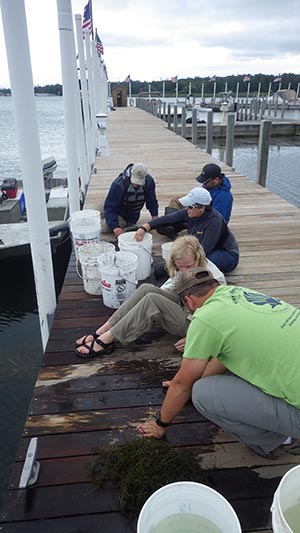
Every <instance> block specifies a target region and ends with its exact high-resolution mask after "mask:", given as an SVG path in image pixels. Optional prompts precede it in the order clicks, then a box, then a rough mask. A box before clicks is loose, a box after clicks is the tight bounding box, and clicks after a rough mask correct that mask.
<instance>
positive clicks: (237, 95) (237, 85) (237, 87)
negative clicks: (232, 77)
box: [235, 81, 240, 101]
mask: <svg viewBox="0 0 300 533" xmlns="http://www.w3.org/2000/svg"><path fill="white" fill-rule="evenodd" d="M239 88H240V82H239V81H238V82H237V84H236V91H235V98H236V101H238V98H239Z"/></svg>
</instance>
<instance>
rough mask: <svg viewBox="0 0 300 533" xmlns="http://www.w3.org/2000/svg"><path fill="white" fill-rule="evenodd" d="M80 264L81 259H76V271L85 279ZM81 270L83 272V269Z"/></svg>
mask: <svg viewBox="0 0 300 533" xmlns="http://www.w3.org/2000/svg"><path fill="white" fill-rule="evenodd" d="M79 265H80V261H79V259H78V258H77V259H76V273H77V275H78V276H79V277H80V278H81V279H83V275H82V273H80V272H79ZM81 272H82V270H81Z"/></svg>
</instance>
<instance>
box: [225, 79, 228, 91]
mask: <svg viewBox="0 0 300 533" xmlns="http://www.w3.org/2000/svg"><path fill="white" fill-rule="evenodd" d="M227 89H228V82H227V81H225V93H227Z"/></svg>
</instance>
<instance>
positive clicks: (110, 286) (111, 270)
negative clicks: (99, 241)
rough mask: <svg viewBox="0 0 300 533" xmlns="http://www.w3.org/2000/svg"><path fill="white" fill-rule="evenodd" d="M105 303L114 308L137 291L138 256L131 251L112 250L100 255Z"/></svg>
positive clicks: (99, 262)
mask: <svg viewBox="0 0 300 533" xmlns="http://www.w3.org/2000/svg"><path fill="white" fill-rule="evenodd" d="M98 265H99V271H100V276H101V288H102V296H103V303H104V305H106V306H107V307H111V308H112V309H118V307H120V305H121V304H122V303H123V302H124V300H127V298H128V297H129V296H130V295H131V294H132V293H133V292H134V291H135V289H136V285H137V281H136V267H137V256H136V255H135V254H132V253H130V252H110V253H106V254H103V255H101V256H100V257H98Z"/></svg>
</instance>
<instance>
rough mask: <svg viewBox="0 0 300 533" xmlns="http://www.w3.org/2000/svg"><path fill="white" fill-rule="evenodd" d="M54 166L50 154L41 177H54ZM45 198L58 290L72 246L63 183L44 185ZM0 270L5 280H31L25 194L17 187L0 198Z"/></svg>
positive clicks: (55, 165) (49, 178)
mask: <svg viewBox="0 0 300 533" xmlns="http://www.w3.org/2000/svg"><path fill="white" fill-rule="evenodd" d="M56 167H57V163H56V161H55V159H54V158H53V157H51V158H50V157H49V158H47V159H46V160H43V176H44V179H46V180H53V179H55V178H53V172H54V170H55V169H56ZM7 181H9V180H7ZM10 181H14V182H16V180H10ZM47 185H48V182H47ZM45 198H46V207H47V214H48V223H49V237H50V246H51V254H52V261H53V269H54V277H55V285H56V292H57V294H59V292H60V289H61V286H62V283H63V280H64V275H65V271H66V268H67V265H68V261H69V258H70V253H71V249H72V243H71V236H70V229H69V224H68V222H67V220H68V218H69V205H68V189H67V187H64V186H60V187H53V188H51V189H50V190H46V189H45ZM0 273H1V279H5V280H7V282H9V280H12V281H11V282H13V283H15V282H16V280H17V281H18V283H20V282H22V281H23V282H25V283H28V280H29V279H30V277H31V279H32V283H34V278H33V267H32V258H31V249H30V239H29V230H28V224H27V219H26V206H25V198H24V192H23V191H22V189H19V190H18V187H16V190H15V192H13V193H12V194H11V196H9V197H7V196H6V199H5V200H4V201H2V202H1V201H0Z"/></svg>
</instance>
